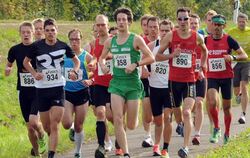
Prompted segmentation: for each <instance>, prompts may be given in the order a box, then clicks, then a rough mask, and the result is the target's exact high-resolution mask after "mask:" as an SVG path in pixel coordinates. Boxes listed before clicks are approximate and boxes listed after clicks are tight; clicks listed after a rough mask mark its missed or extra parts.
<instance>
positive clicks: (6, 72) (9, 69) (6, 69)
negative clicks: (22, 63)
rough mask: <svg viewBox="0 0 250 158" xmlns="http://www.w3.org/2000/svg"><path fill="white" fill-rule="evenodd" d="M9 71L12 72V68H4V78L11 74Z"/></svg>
mask: <svg viewBox="0 0 250 158" xmlns="http://www.w3.org/2000/svg"><path fill="white" fill-rule="evenodd" d="M11 70H12V67H9V66H8V67H6V68H5V76H9V75H10V73H11Z"/></svg>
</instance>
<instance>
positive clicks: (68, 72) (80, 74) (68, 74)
mask: <svg viewBox="0 0 250 158" xmlns="http://www.w3.org/2000/svg"><path fill="white" fill-rule="evenodd" d="M72 70H73V68H65V79H66V81H71V82H76V81H81V80H82V75H83V71H82V70H81V69H79V70H78V72H77V75H76V80H71V79H70V71H72Z"/></svg>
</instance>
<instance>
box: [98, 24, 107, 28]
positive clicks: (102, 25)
mask: <svg viewBox="0 0 250 158" xmlns="http://www.w3.org/2000/svg"><path fill="white" fill-rule="evenodd" d="M105 25H106V24H96V26H97V27H100V26H101V27H104V26H105Z"/></svg>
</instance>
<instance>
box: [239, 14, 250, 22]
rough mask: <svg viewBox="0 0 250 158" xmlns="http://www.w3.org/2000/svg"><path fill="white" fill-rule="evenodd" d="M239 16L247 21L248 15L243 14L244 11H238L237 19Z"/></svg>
mask: <svg viewBox="0 0 250 158" xmlns="http://www.w3.org/2000/svg"><path fill="white" fill-rule="evenodd" d="M239 18H244V19H246V20H247V21H248V16H247V15H246V14H244V13H239V15H238V17H237V19H239Z"/></svg>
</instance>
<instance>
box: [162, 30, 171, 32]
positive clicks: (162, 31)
mask: <svg viewBox="0 0 250 158" xmlns="http://www.w3.org/2000/svg"><path fill="white" fill-rule="evenodd" d="M160 31H161V32H169V31H170V30H160Z"/></svg>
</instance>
